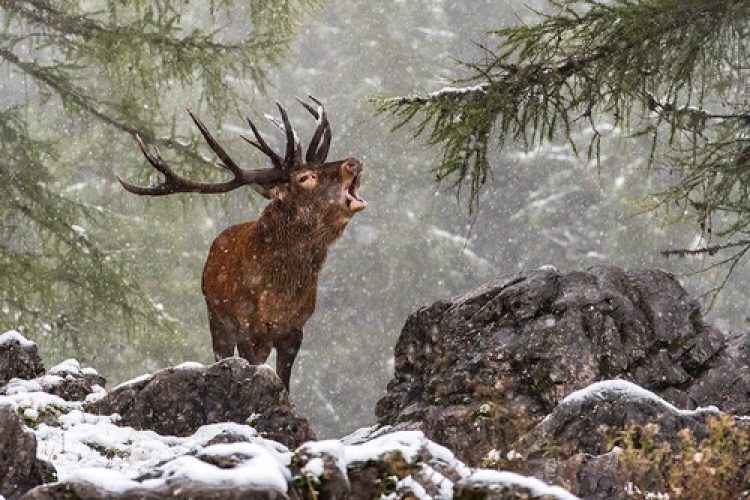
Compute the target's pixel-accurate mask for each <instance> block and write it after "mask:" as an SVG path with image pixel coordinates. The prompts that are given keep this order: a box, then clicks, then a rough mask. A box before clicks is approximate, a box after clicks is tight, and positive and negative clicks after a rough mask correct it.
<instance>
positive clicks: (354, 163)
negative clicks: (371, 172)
mask: <svg viewBox="0 0 750 500" xmlns="http://www.w3.org/2000/svg"><path fill="white" fill-rule="evenodd" d="M344 168H346V170H347V172H349V173H351V174H352V175H357V174H359V173H360V172H362V163H361V162H360V161H359V160H357V159H356V158H349V159H348V160H346V162H345V163H344Z"/></svg>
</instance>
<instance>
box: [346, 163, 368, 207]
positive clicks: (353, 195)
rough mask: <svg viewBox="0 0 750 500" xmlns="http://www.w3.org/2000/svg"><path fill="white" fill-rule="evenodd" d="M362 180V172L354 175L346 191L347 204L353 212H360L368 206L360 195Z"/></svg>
mask: <svg viewBox="0 0 750 500" xmlns="http://www.w3.org/2000/svg"><path fill="white" fill-rule="evenodd" d="M361 182H362V174H361V173H359V174H357V175H355V176H354V178H353V179H352V182H351V184H349V187H348V188H347V189H346V191H344V196H345V197H346V206H347V207H348V208H349V209H350V210H352V211H353V212H358V211H360V210H362V209H364V208H365V207H366V206H367V202H366V201H365V200H364V199H363V198H362V197H361V196H360V195H359V185H360V183H361Z"/></svg>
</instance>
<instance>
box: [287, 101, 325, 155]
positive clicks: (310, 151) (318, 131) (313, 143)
mask: <svg viewBox="0 0 750 500" xmlns="http://www.w3.org/2000/svg"><path fill="white" fill-rule="evenodd" d="M294 98H295V99H297V102H299V103H300V104H301V105H302V107H304V108H305V109H306V110H307V111H309V112H310V114H311V115H313V118H315V120H316V121H317V122H318V126H317V127H316V128H315V132H314V133H313V136H312V139H310V144H309V145H308V146H307V153H306V154H305V161H306V162H307V163H308V164H310V163H315V161H316V156H317V155H316V153H317V150H318V143H320V137H321V136H322V135H323V123H322V122H321V121H320V119H319V118H320V113H319V110H320V109H321V108H320V107H319V108H318V109H317V110H316V109H315V108H314V107H313V106H312V105H310V104H309V103H308V102H306V101H305V100H304V99H302V98H300V97H297V96H295V97H294Z"/></svg>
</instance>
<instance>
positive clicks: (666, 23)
mask: <svg viewBox="0 0 750 500" xmlns="http://www.w3.org/2000/svg"><path fill="white" fill-rule="evenodd" d="M550 3H551V5H552V8H553V11H552V12H551V13H542V12H539V13H537V14H538V20H537V22H535V23H532V24H527V25H521V26H515V27H510V28H505V29H501V30H497V31H493V32H491V33H490V40H491V41H489V42H486V43H485V44H483V45H482V46H481V47H482V50H483V54H484V56H483V57H481V58H479V59H478V60H475V61H472V62H465V63H462V65H463V66H464V68H465V70H467V71H468V74H467V76H466V77H465V78H462V79H459V80H456V82H455V85H460V86H456V87H446V88H444V89H442V90H440V91H437V92H433V93H430V94H427V95H421V96H408V97H394V98H385V99H377V100H376V102H377V104H378V106H379V109H380V110H381V111H383V112H388V113H392V114H393V115H395V116H396V117H398V119H399V122H398V124H397V125H396V127H397V128H398V127H401V126H403V125H405V124H407V123H411V124H413V125H414V126H415V128H414V135H415V136H422V137H425V138H427V140H428V142H429V143H431V144H436V145H439V146H440V148H441V152H442V154H441V158H440V161H439V164H438V166H437V167H435V169H434V172H435V174H436V176H437V179H438V180H444V179H450V180H452V181H453V182H454V185H455V186H456V188H457V189H459V190H460V189H461V187H462V186H466V185H468V187H469V189H470V200H471V202H470V204H471V205H472V206H475V205H474V204H475V203H476V202H477V201H478V198H477V195H478V193H479V191H480V189H481V188H482V186H483V185H484V184H485V182H486V181H487V178H488V175H489V174H490V166H491V162H490V158H489V156H488V150H489V149H488V148H489V147H490V144H492V143H493V141H496V142H497V144H498V146H499V147H500V148H502V147H504V146H506V145H509V144H510V143H511V142H513V141H521V142H522V143H523V144H524V145H525V146H526V148H527V150H528V149H530V148H533V147H535V146H538V145H539V144H541V143H544V142H549V141H552V140H554V139H555V138H556V137H565V138H566V139H567V140H568V141H569V142H570V144H571V145H572V146H573V147H574V148H575V146H576V143H575V141H574V140H573V139H572V135H573V130H574V129H575V128H576V127H579V126H581V127H583V126H585V127H591V128H592V129H593V131H594V134H593V135H592V137H591V139H590V142H589V143H588V147H587V150H586V152H585V153H586V155H587V157H588V158H589V159H590V160H595V161H597V162H598V161H599V160H600V159H601V155H602V151H601V140H602V136H603V133H601V132H599V128H598V126H601V124H602V123H603V122H612V123H613V124H614V126H615V127H618V128H621V129H623V130H625V131H626V132H627V133H628V134H629V135H630V136H631V138H633V137H635V136H647V137H649V138H650V140H651V145H652V147H651V150H650V152H649V153H648V165H649V167H651V168H659V169H664V170H667V171H668V172H670V173H671V174H672V175H673V177H672V179H673V182H672V184H671V186H669V187H668V188H667V189H665V190H664V191H662V192H660V193H658V194H659V197H658V200H659V203H658V204H657V206H662V207H666V208H669V207H670V206H674V205H676V206H677V211H678V213H684V214H685V217H691V218H692V219H693V220H696V221H697V222H698V224H699V226H700V228H701V229H702V230H703V232H704V236H705V240H704V241H708V242H709V243H710V240H711V238H712V237H720V238H724V240H722V242H721V243H718V244H707V245H706V246H703V247H699V248H694V249H691V250H672V251H669V252H666V253H667V254H673V253H676V254H679V255H685V254H687V253H689V252H692V253H696V252H697V253H705V254H710V255H713V254H714V253H717V252H720V251H722V250H727V249H731V250H733V252H732V253H731V255H730V256H729V257H726V258H722V259H721V260H720V261H719V264H724V263H727V264H730V272H731V270H732V269H733V268H734V266H736V265H737V264H738V263H739V261H740V260H741V259H742V258H743V257H744V256H745V255H746V254H747V253H748V252H750V238H748V236H750V196H749V195H750V133H749V132H750V103H749V102H748V95H747V90H748V82H749V80H748V73H749V72H750V67H749V66H748V60H750V58H748V55H749V54H748V49H749V48H750V45H749V44H748V40H750V38H749V37H748V35H749V34H750V3H748V2H746V1H742V0H616V1H612V2H610V1H601V0H556V1H551V2H550ZM652 208H655V207H652Z"/></svg>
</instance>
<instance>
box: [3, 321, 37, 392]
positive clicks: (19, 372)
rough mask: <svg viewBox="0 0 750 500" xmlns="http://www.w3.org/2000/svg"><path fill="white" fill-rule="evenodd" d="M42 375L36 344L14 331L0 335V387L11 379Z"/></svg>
mask: <svg viewBox="0 0 750 500" xmlns="http://www.w3.org/2000/svg"><path fill="white" fill-rule="evenodd" d="M42 373H44V365H43V364H42V358H40V357H39V352H38V351H37V347H36V344H35V343H34V342H32V341H30V340H28V339H27V338H26V337H24V336H23V335H21V334H20V333H19V332H17V331H16V330H10V331H8V332H5V333H3V334H0V386H2V385H3V384H5V383H6V382H8V381H9V380H11V379H13V378H21V379H31V378H34V377H36V376H38V375H41V374H42Z"/></svg>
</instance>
